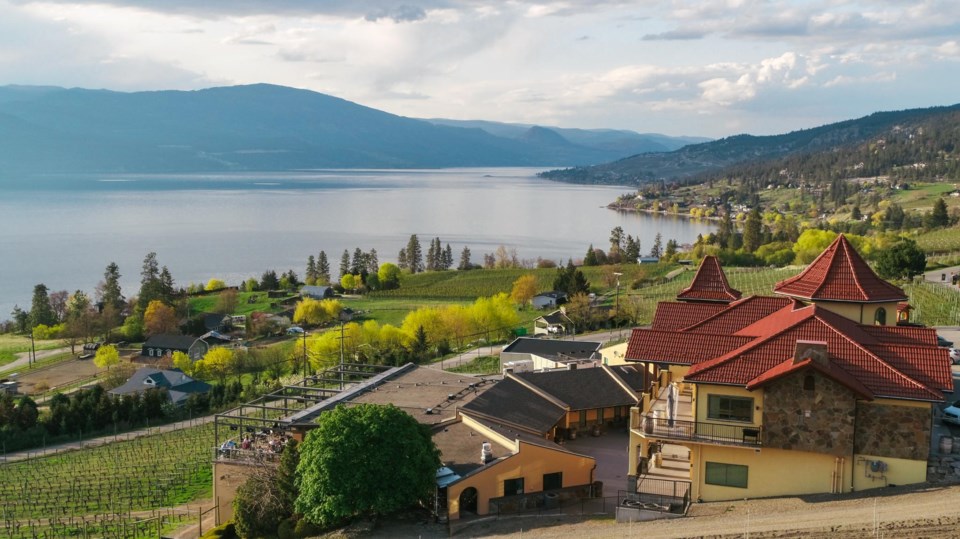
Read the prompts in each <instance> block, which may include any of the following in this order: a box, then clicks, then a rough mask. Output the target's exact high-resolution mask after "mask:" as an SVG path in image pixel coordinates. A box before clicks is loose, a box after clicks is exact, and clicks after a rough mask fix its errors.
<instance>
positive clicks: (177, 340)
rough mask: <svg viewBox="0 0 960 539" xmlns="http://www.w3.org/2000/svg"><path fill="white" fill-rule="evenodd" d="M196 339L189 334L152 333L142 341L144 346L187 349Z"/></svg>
mask: <svg viewBox="0 0 960 539" xmlns="http://www.w3.org/2000/svg"><path fill="white" fill-rule="evenodd" d="M196 340H197V338H196V337H191V336H189V335H168V334H164V335H154V336H153V337H150V338H149V339H147V342H145V343H143V346H144V347H145V348H170V349H172V350H187V349H189V348H190V346H191V345H192V344H193V343H194V342H195V341H196Z"/></svg>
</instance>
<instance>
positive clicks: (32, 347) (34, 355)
mask: <svg viewBox="0 0 960 539" xmlns="http://www.w3.org/2000/svg"><path fill="white" fill-rule="evenodd" d="M30 357H31V358H33V359H32V361H33V363H32V365H36V364H37V347H36V345H35V344H34V342H33V328H31V329H30ZM30 361H31V360H28V361H27V364H28V365H30V364H31V363H30Z"/></svg>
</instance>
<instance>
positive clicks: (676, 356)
mask: <svg viewBox="0 0 960 539" xmlns="http://www.w3.org/2000/svg"><path fill="white" fill-rule="evenodd" d="M752 340H753V339H751V338H750V337H738V336H735V335H717V334H709V333H693V332H678V331H657V330H652V329H634V330H633V334H632V335H631V336H630V343H629V344H628V345H627V353H626V355H625V357H626V359H627V360H628V361H653V362H658V363H670V364H674V365H693V364H694V363H698V362H700V361H706V360H708V359H711V358H714V357H717V356H720V355H723V354H725V353H727V352H729V351H731V350H735V349H737V348H739V347H741V346H743V345H745V344H747V343H749V342H750V341H752Z"/></svg>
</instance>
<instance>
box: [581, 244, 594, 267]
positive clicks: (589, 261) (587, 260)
mask: <svg viewBox="0 0 960 539" xmlns="http://www.w3.org/2000/svg"><path fill="white" fill-rule="evenodd" d="M583 265H584V266H596V265H597V253H596V252H595V251H594V250H593V244H592V243H591V244H590V247H588V248H587V254H586V255H584V257H583Z"/></svg>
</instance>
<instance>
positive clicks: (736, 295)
mask: <svg viewBox="0 0 960 539" xmlns="http://www.w3.org/2000/svg"><path fill="white" fill-rule="evenodd" d="M677 299H678V300H681V301H711V302H718V303H730V302H731V301H736V300H738V299H740V291H739V290H734V289H733V288H731V287H730V283H728V282H727V276H726V275H725V274H724V273H723V268H721V267H720V261H719V260H717V257H715V256H713V255H707V256H705V257H703V261H702V262H700V267H699V268H698V269H697V274H696V275H694V276H693V282H692V283H690V286H688V287H687V288H684V289H683V290H682V291H681V292H680V293H679V294H677Z"/></svg>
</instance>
